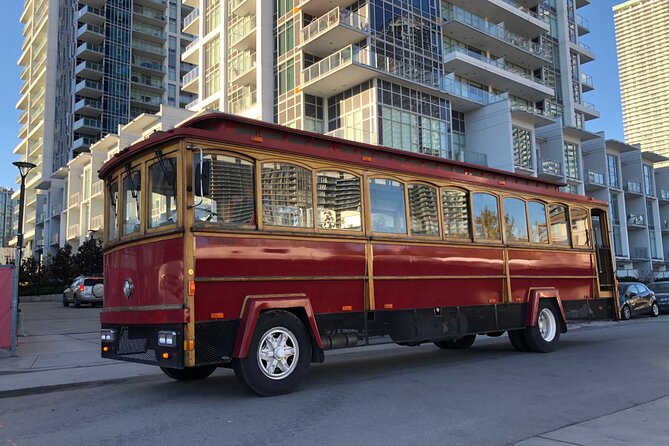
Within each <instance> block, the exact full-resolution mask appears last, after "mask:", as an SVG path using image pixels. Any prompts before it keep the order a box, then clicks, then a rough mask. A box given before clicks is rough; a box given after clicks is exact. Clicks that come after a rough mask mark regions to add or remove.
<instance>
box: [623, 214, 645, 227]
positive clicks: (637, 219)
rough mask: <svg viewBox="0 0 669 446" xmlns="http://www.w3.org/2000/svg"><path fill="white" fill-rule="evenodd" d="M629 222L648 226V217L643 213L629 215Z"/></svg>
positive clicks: (634, 224) (629, 223) (633, 224)
mask: <svg viewBox="0 0 669 446" xmlns="http://www.w3.org/2000/svg"><path fill="white" fill-rule="evenodd" d="M627 224H628V225H632V226H646V219H645V217H644V216H643V215H641V214H629V215H627Z"/></svg>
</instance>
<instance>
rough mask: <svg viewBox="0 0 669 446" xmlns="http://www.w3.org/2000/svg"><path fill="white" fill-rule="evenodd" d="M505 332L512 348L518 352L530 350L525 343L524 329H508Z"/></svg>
mask: <svg viewBox="0 0 669 446" xmlns="http://www.w3.org/2000/svg"><path fill="white" fill-rule="evenodd" d="M507 333H508V334H509V341H511V345H513V348H515V349H516V350H518V351H519V352H529V351H531V349H530V346H529V345H527V341H526V340H525V330H509V331H508V332H507Z"/></svg>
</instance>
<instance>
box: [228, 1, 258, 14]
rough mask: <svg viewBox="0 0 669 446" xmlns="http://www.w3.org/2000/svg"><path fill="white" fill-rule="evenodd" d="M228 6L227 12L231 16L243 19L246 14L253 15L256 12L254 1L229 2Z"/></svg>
mask: <svg viewBox="0 0 669 446" xmlns="http://www.w3.org/2000/svg"><path fill="white" fill-rule="evenodd" d="M229 5H230V9H229V11H230V12H231V13H232V14H234V15H237V16H240V17H244V16H245V15H248V14H254V13H255V12H256V2H255V0H230V3H229Z"/></svg>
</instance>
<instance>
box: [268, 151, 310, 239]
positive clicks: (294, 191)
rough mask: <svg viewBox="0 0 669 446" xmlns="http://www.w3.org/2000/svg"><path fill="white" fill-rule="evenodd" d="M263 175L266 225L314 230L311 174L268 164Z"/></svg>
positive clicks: (288, 166)
mask: <svg viewBox="0 0 669 446" xmlns="http://www.w3.org/2000/svg"><path fill="white" fill-rule="evenodd" d="M261 175H262V176H261V182H262V209H263V222H264V224H266V225H271V226H290V227H294V228H313V227H314V216H313V212H314V203H313V192H312V176H311V171H310V170H308V169H305V168H304V167H300V166H296V165H293V164H287V163H265V164H263V165H262V173H261Z"/></svg>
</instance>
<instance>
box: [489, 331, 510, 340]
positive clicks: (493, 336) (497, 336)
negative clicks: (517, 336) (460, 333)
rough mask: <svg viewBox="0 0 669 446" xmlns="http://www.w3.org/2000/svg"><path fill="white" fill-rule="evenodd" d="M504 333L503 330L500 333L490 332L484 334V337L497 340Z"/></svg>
mask: <svg viewBox="0 0 669 446" xmlns="http://www.w3.org/2000/svg"><path fill="white" fill-rule="evenodd" d="M504 333H506V332H505V331H504V330H501V331H491V332H490V333H486V334H485V335H486V336H490V337H491V338H499V337H500V336H502V335H503V334H504Z"/></svg>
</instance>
